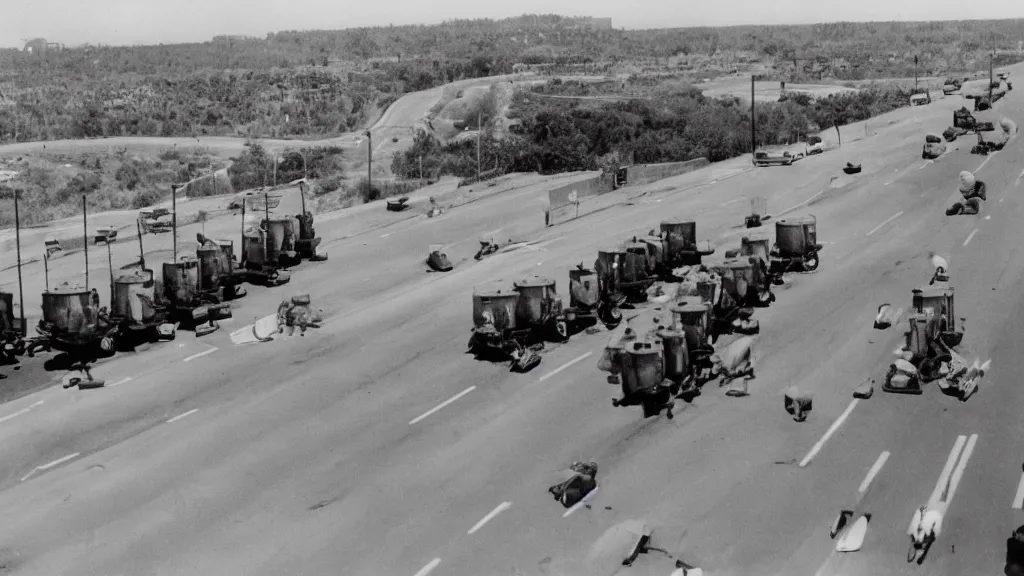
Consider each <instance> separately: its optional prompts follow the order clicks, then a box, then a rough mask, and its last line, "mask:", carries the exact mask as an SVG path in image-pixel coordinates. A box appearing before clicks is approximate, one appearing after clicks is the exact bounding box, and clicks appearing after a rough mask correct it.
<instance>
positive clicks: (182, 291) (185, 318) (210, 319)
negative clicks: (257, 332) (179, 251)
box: [161, 257, 231, 334]
mask: <svg viewBox="0 0 1024 576" xmlns="http://www.w3.org/2000/svg"><path fill="white" fill-rule="evenodd" d="M161 305H164V306H166V307H167V310H168V319H169V320H170V321H172V322H175V323H178V324H179V325H180V326H181V327H182V328H185V329H192V330H195V331H196V333H197V334H199V333H206V332H209V331H212V329H213V328H214V327H215V324H214V321H215V320H218V319H223V318H230V317H231V305H230V304H228V303H226V302H220V300H219V298H218V297H217V293H216V291H211V290H207V289H204V286H203V283H202V275H201V273H200V266H199V260H193V259H191V258H187V257H183V258H181V259H180V260H179V261H178V262H164V264H163V299H162V301H161ZM207 323H208V327H203V325H204V324H207Z"/></svg>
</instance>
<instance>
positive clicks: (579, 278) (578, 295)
mask: <svg viewBox="0 0 1024 576" xmlns="http://www.w3.org/2000/svg"><path fill="white" fill-rule="evenodd" d="M603 308H604V306H603V301H602V300H601V292H600V290H599V289H598V281H597V273H596V272H594V271H593V270H589V269H587V268H586V267H585V266H583V263H582V262H581V263H580V264H579V265H578V266H577V267H576V268H574V269H572V270H569V306H568V307H566V309H565V321H566V323H567V324H568V326H569V331H570V332H571V333H577V332H579V331H581V330H584V329H586V328H589V327H591V326H594V325H595V324H597V322H598V320H602V316H604V317H605V318H607V317H608V313H607V312H606V311H605V310H603ZM613 310H615V313H618V309H614V308H613ZM618 314H619V315H618V319H617V320H616V319H614V318H609V319H610V320H611V321H612V322H613V323H615V324H616V325H618V322H619V321H621V320H622V314H621V313H618Z"/></svg>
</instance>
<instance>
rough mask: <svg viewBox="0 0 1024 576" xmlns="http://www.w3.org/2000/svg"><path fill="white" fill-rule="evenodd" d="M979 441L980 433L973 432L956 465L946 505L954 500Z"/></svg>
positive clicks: (950, 481)
mask: <svg viewBox="0 0 1024 576" xmlns="http://www.w3.org/2000/svg"><path fill="white" fill-rule="evenodd" d="M977 442H978V435H977V434H971V437H970V438H968V439H967V446H966V447H964V452H963V454H961V455H960V462H959V463H958V464H957V466H956V470H954V471H953V477H952V478H951V479H950V480H949V492H948V493H947V494H946V500H945V502H946V505H949V503H950V502H951V501H952V500H953V496H954V495H955V494H956V488H957V486H959V485H960V479H961V478H963V475H964V469H965V468H967V461H968V460H970V459H971V453H973V452H974V445H975V444H976V443H977Z"/></svg>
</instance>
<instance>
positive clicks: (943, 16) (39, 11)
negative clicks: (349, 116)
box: [0, 0, 1024, 47]
mask: <svg viewBox="0 0 1024 576" xmlns="http://www.w3.org/2000/svg"><path fill="white" fill-rule="evenodd" d="M3 3H4V4H5V7H4V14H3V16H2V17H0V46H5V47H21V46H22V44H23V41H24V40H27V39H30V38H35V37H43V38H46V39H47V40H49V41H50V42H60V43H63V44H66V45H68V46H73V45H78V44H83V43H91V44H158V43H161V42H163V43H173V42H196V41H204V40H209V39H210V38H212V37H213V36H215V35H218V34H246V35H254V36H261V37H262V36H265V35H266V33H267V32H272V31H278V30H308V29H339V28H353V27H359V26H376V25H385V26H386V25H388V24H396V25H398V24H431V23H437V22H441V21H443V20H448V19H452V18H505V17H509V16H517V15H520V14H552V13H555V14H561V15H565V16H610V17H611V18H612V24H613V26H615V27H616V28H670V27H682V26H705V25H710V26H723V25H735V24H754V23H762V24H787V23H792V24H802V23H812V22H832V21H837V20H850V21H868V20H876V21H878V20H881V21H887V20H959V19H965V18H971V19H989V18H1021V17H1024V0H986V1H984V2H979V1H973V2H971V1H963V0H854V1H849V0H724V1H713V2H707V1H706V0H626V1H623V0H615V1H612V0H520V1H518V2H490V1H487V0H376V1H358V2H357V1H355V0H4V1H3Z"/></svg>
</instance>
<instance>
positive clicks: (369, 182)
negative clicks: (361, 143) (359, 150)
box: [364, 130, 373, 195]
mask: <svg viewBox="0 0 1024 576" xmlns="http://www.w3.org/2000/svg"><path fill="white" fill-rule="evenodd" d="M364 134H366V193H367V195H370V194H372V190H373V134H371V133H370V131H369V130H367V131H366V132H364Z"/></svg>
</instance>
